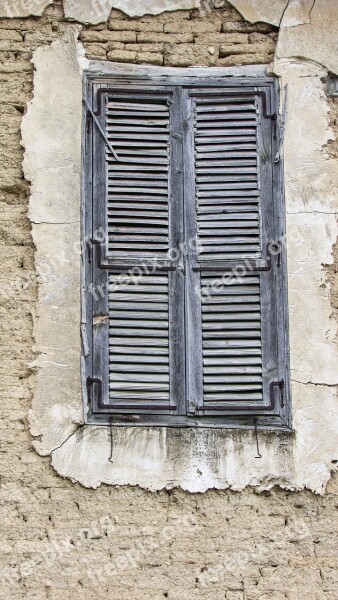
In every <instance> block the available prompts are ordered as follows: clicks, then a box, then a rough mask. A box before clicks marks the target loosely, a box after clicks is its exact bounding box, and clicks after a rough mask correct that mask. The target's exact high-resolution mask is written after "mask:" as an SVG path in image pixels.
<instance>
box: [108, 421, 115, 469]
mask: <svg viewBox="0 0 338 600" xmlns="http://www.w3.org/2000/svg"><path fill="white" fill-rule="evenodd" d="M113 418H114V417H110V419H109V429H110V457H109V458H108V460H109V462H111V463H113V464H114V461H113V450H114V440H113V426H112V420H113Z"/></svg>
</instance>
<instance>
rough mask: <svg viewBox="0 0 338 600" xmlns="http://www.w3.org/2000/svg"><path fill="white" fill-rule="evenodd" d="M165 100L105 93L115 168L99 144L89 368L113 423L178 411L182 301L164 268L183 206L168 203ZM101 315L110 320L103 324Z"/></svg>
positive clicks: (169, 147)
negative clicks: (101, 238) (99, 290)
mask: <svg viewBox="0 0 338 600" xmlns="http://www.w3.org/2000/svg"><path fill="white" fill-rule="evenodd" d="M171 95H172V91H169V92H168V93H165V92H163V93H161V92H159V93H157V94H155V93H151V92H149V91H144V92H143V93H142V92H140V91H134V90H131V91H130V93H127V92H123V91H119V90H117V91H116V92H114V91H111V92H110V91H109V90H108V92H107V94H106V95H105V102H104V103H103V104H104V107H103V109H102V115H101V123H102V128H103V129H104V131H105V133H106V136H107V139H108V141H109V143H110V144H111V146H112V147H113V149H114V152H115V153H116V156H117V159H116V157H115V156H114V155H113V154H112V152H111V150H110V148H109V146H108V145H106V146H105V151H104V152H102V144H104V142H103V141H102V139H101V144H100V148H101V151H99V150H97V152H98V153H99V154H100V157H101V162H102V161H104V164H101V168H100V165H99V164H98V166H97V168H96V170H97V172H98V174H99V176H101V177H102V171H103V170H104V180H105V190H104V191H103V190H102V189H100V191H99V193H98V194H97V206H98V208H97V209H96V212H97V216H96V218H95V221H96V226H102V227H103V229H104V230H105V231H106V232H107V238H106V240H105V244H104V250H102V247H101V251H103V252H104V260H105V261H106V263H105V269H104V271H105V273H104V274H103V275H102V271H103V269H101V272H100V269H98V271H99V273H98V275H97V279H96V281H102V277H103V278H104V285H105V289H107V293H106V294H105V298H103V299H101V298H99V300H98V302H96V303H95V301H94V305H95V306H94V314H93V321H94V336H95V328H98V329H99V330H100V335H101V338H99V339H97V341H96V343H95V342H94V353H96V363H97V366H96V367H95V360H94V368H96V371H97V373H98V374H99V376H100V377H101V378H102V381H103V394H102V396H103V399H104V400H103V405H102V407H101V408H103V409H107V410H109V412H111V413H114V412H115V411H117V412H122V413H123V412H132V413H140V412H141V413H144V412H147V411H148V412H151V413H152V414H156V413H158V414H164V413H168V412H169V413H170V412H173V411H174V412H175V411H176V410H177V390H176V387H177V385H176V383H175V381H176V380H175V381H174V382H171V380H172V379H173V378H172V376H171V375H170V373H169V370H170V365H171V364H175V362H176V363H177V360H176V358H175V357H176V356H177V353H178V352H183V347H182V348H181V345H182V341H181V339H180V338H179V336H178V335H176V334H175V331H176V330H177V328H178V327H179V317H178V316H177V312H178V309H177V306H178V303H179V302H181V303H182V302H183V298H182V297H181V296H182V293H183V288H182V286H181V288H182V293H180V291H179V290H180V282H178V281H177V277H178V275H177V272H176V270H175V269H174V267H173V266H172V265H171V263H170V261H169V259H168V250H169V248H170V247H171V246H172V245H175V246H176V244H177V240H176V239H175V235H176V230H177V225H176V223H174V222H173V210H174V209H175V202H179V201H180V199H179V198H178V199H174V200H173V201H171V197H170V187H171V183H172V179H173V177H172V176H171V164H172V163H174V162H175V160H177V156H176V155H173V150H175V148H174V147H173V144H172V143H171V140H170V134H171V131H170V130H171V127H172V122H174V121H175V115H174V116H173V117H172V116H171V114H170V102H169V98H170V96H171ZM96 138H98V133H96ZM97 141H98V139H97ZM94 146H95V148H97V147H96V143H94ZM102 156H103V158H102ZM174 177H175V175H174ZM96 178H97V174H96ZM102 196H103V197H104V202H102ZM94 204H95V198H94ZM94 212H95V209H94ZM170 219H171V221H170ZM174 289H175V290H176V292H175V293H172V291H173V290H174ZM100 313H102V314H104V315H106V318H105V319H103V320H102V321H100V317H99V314H100ZM95 319H97V320H98V324H97V325H95ZM181 329H183V328H182V327H181ZM178 338H179V339H178ZM170 340H172V341H170ZM106 381H108V385H107V387H106V388H105V382H106Z"/></svg>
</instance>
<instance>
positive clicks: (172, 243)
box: [83, 69, 290, 428]
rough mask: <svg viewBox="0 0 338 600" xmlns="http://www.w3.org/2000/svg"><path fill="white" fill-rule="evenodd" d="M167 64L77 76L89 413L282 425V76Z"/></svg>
mask: <svg viewBox="0 0 338 600" xmlns="http://www.w3.org/2000/svg"><path fill="white" fill-rule="evenodd" d="M171 71H172V73H170V74H168V75H166V76H164V75H162V74H161V71H160V69H159V70H156V69H154V73H155V74H154V75H153V76H152V77H151V78H149V77H145V78H144V77H143V78H142V77H138V76H137V72H136V74H135V76H128V77H127V78H123V77H116V78H115V79H114V77H110V76H109V77H108V76H104V77H102V76H95V75H89V74H88V76H87V77H86V79H85V86H84V98H85V101H84V103H85V133H84V137H85V144H84V194H85V219H84V229H83V235H84V241H85V242H86V248H87V251H86V253H85V255H84V256H83V260H84V263H85V266H84V268H85V276H84V286H83V292H84V297H85V303H84V305H85V307H84V319H83V323H84V324H83V334H84V336H83V337H84V364H85V368H84V371H85V380H86V390H87V411H88V420H89V422H96V423H97V422H102V423H104V422H108V421H109V419H112V421H113V422H114V423H115V424H117V425H118V424H120V425H122V424H129V425H130V424H131V423H134V424H137V425H140V424H143V425H169V426H216V427H227V426H229V427H236V426H238V427H240V426H252V425H253V423H256V424H257V423H258V425H260V426H263V427H280V428H285V427H288V426H289V424H290V418H289V394H288V375H287V335H286V290H285V252H284V243H283V241H284V239H283V235H284V216H283V195H282V183H281V165H280V160H279V138H280V127H279V122H278V118H277V114H278V88H277V82H276V81H275V80H274V78H268V77H264V78H262V77H260V78H255V77H224V76H223V77H222V76H218V77H216V76H215V75H213V76H212V77H208V76H204V77H203V76H199V77H196V76H193V75H191V74H190V75H189V74H188V75H182V74H181V72H182V70H178V71H180V73H178V74H177V75H175V72H174V70H171ZM205 71H206V72H207V70H205Z"/></svg>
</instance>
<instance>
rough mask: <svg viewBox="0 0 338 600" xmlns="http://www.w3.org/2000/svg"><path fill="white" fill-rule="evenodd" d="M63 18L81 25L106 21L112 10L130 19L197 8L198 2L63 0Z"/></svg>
mask: <svg viewBox="0 0 338 600" xmlns="http://www.w3.org/2000/svg"><path fill="white" fill-rule="evenodd" d="M63 1H64V11H65V16H66V18H68V19H75V20H76V21H79V22H81V23H101V22H102V21H107V19H108V17H109V13H110V11H111V9H112V8H115V9H118V10H121V11H123V12H124V13H125V14H127V15H129V16H130V17H139V16H142V15H146V14H148V15H158V14H159V13H161V12H165V11H168V10H186V9H190V8H197V7H198V6H199V5H200V0H157V1H156V0H155V1H154V0H63Z"/></svg>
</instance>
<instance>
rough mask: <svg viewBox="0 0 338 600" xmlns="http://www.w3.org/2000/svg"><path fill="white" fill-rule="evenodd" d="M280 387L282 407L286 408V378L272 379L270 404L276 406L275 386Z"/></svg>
mask: <svg viewBox="0 0 338 600" xmlns="http://www.w3.org/2000/svg"><path fill="white" fill-rule="evenodd" d="M276 387H277V388H279V391H280V400H281V402H280V405H281V407H282V408H284V388H285V381H284V379H280V381H271V383H270V405H271V407H272V408H274V406H275V394H274V388H276Z"/></svg>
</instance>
